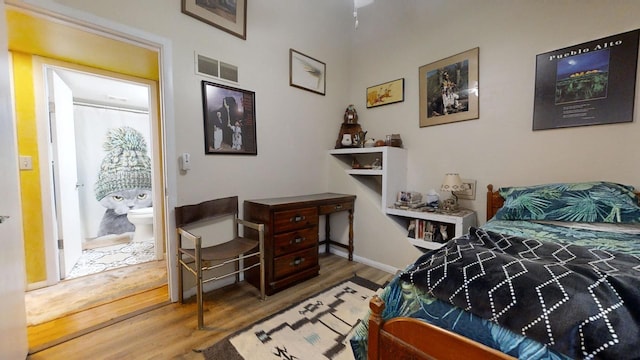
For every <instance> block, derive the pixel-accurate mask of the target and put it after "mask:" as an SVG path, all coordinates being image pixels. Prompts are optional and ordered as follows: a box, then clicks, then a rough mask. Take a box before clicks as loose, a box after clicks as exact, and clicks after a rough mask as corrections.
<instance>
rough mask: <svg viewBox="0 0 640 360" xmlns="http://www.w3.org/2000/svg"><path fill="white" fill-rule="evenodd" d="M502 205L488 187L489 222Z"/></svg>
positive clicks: (496, 193) (497, 195)
mask: <svg viewBox="0 0 640 360" xmlns="http://www.w3.org/2000/svg"><path fill="white" fill-rule="evenodd" d="M635 193H636V195H637V196H638V205H640V191H635ZM502 205H504V199H503V198H502V196H500V193H499V192H498V190H496V191H493V185H492V184H489V185H487V221H489V220H490V219H491V218H492V217H494V215H495V214H496V213H497V212H498V210H499V209H500V208H501V207H502Z"/></svg>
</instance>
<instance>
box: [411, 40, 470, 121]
mask: <svg viewBox="0 0 640 360" xmlns="http://www.w3.org/2000/svg"><path fill="white" fill-rule="evenodd" d="M479 52H480V49H479V48H474V49H471V50H467V51H465V52H462V53H460V54H457V55H453V56H450V57H448V58H445V59H442V60H438V61H436V62H434V63H431V64H427V65H423V66H421V67H420V69H419V72H418V73H419V77H420V79H419V85H420V90H419V93H420V127H425V126H433V125H440V124H447V123H452V122H456V121H464V120H471V119H477V118H478V117H479V116H480V112H479V110H478V55H479Z"/></svg>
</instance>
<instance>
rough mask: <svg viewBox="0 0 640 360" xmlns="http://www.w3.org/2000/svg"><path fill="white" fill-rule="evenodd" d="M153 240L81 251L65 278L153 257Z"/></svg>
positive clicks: (94, 272)
mask: <svg viewBox="0 0 640 360" xmlns="http://www.w3.org/2000/svg"><path fill="white" fill-rule="evenodd" d="M154 246H155V241H154V240H153V239H151V240H147V241H131V242H127V243H124V244H115V245H110V246H104V247H99V248H95V249H88V250H83V251H82V256H81V257H80V259H79V260H78V262H77V263H76V264H75V265H74V267H73V269H71V271H70V272H69V274H68V275H67V277H66V279H67V280H68V279H74V278H77V277H80V276H85V275H91V274H96V273H99V272H102V271H106V270H112V269H117V268H121V267H124V266H129V265H137V264H141V263H145V262H148V261H152V260H154V259H155V249H154Z"/></svg>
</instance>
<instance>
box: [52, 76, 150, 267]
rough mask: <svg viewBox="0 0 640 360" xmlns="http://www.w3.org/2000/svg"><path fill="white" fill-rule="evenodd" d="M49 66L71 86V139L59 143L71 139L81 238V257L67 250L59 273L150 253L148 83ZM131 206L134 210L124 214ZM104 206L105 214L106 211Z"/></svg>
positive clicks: (132, 260)
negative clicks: (73, 151) (88, 89)
mask: <svg viewBox="0 0 640 360" xmlns="http://www.w3.org/2000/svg"><path fill="white" fill-rule="evenodd" d="M52 71H53V72H55V74H56V75H57V76H59V77H60V79H61V80H62V81H63V82H64V83H65V84H66V85H68V86H69V88H70V89H71V91H72V93H73V108H72V109H73V110H72V111H73V125H74V126H73V131H74V133H75V136H73V139H75V142H73V141H70V140H71V139H69V137H68V136H65V137H64V141H59V142H58V144H57V147H58V148H59V147H69V148H71V149H72V148H73V146H74V145H75V155H76V156H75V157H76V159H75V164H76V171H77V183H76V185H75V187H76V193H77V198H78V199H77V202H78V210H79V218H80V221H79V222H78V223H77V225H78V226H79V232H80V234H81V236H80V237H81V244H82V252H81V255H79V257H78V254H79V253H78V252H77V251H73V250H71V249H65V251H64V262H65V263H66V264H65V267H66V270H64V271H62V273H63V275H64V276H62V277H63V278H65V279H71V278H75V277H79V276H84V275H89V274H93V273H96V272H100V271H104V270H110V269H114V268H118V267H122V266H127V265H134V264H138V263H142V262H146V261H151V260H155V259H156V254H155V250H154V248H155V246H156V244H155V241H154V236H153V208H152V199H153V194H152V192H151V191H152V187H151V179H152V169H151V166H152V164H153V161H152V156H153V151H151V149H152V147H151V144H152V143H151V122H150V121H151V120H150V116H149V100H148V97H149V95H148V93H149V90H148V88H147V87H146V86H143V85H139V84H135V83H130V82H125V81H121V80H117V79H113V78H106V77H103V76H96V75H92V74H89V73H83V72H77V71H72V70H68V69H61V68H56V69H53V70H52ZM87 84H90V85H89V86H88V85H87ZM87 87H90V88H94V89H96V88H99V89H101V90H102V93H103V94H102V95H93V94H90V93H88V92H87V91H86V90H85V89H86V88H87ZM106 89H108V90H106ZM60 138H62V136H60ZM107 149H110V150H109V151H107ZM58 152H61V151H58ZM59 160H60V161H68V160H63V159H59ZM132 161H133V163H135V164H137V167H135V166H136V165H131V164H132ZM61 165H62V164H61ZM131 166H134V168H132V167H131ZM60 177H61V176H60ZM61 181H63V180H61ZM56 183H57V181H56ZM59 188H61V189H62V188H63V187H62V186H60V187H59ZM129 190H130V191H129ZM134 190H135V191H134ZM60 196H61V197H64V196H65V194H60ZM129 208H133V209H134V210H129V212H128V214H127V215H126V216H125V215H124V214H125V213H126V211H127V210H128V209H129ZM138 208H139V209H138ZM62 210H63V211H62V213H63V214H65V211H64V208H63V209H62ZM109 211H110V212H111V215H112V216H111V217H109V216H108V215H106V214H105V213H107V212H109ZM67 213H68V212H67ZM118 215H120V216H118ZM103 218H104V219H103ZM65 246H66V243H65ZM74 253H75V254H76V255H73V254H74ZM61 270H62V269H61Z"/></svg>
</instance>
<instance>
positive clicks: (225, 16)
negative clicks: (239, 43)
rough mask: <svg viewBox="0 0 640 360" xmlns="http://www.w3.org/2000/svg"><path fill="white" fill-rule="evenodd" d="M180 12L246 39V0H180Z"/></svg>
mask: <svg viewBox="0 0 640 360" xmlns="http://www.w3.org/2000/svg"><path fill="white" fill-rule="evenodd" d="M182 12H183V13H184V14H187V15H189V16H191V17H194V18H196V19H198V20H200V21H203V22H205V23H207V24H209V25H211V26H215V27H217V28H218V29H220V30H223V31H226V32H228V33H229V34H232V35H235V36H237V37H239V38H241V39H243V40H246V39H247V0H182Z"/></svg>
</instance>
